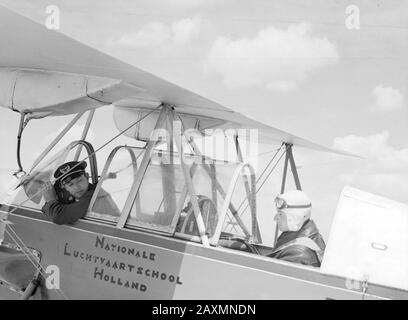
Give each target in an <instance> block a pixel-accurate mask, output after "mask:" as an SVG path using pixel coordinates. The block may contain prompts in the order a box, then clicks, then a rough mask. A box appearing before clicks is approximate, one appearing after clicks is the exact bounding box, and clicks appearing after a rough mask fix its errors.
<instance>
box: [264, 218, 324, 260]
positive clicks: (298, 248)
mask: <svg viewBox="0 0 408 320" xmlns="http://www.w3.org/2000/svg"><path fill="white" fill-rule="evenodd" d="M302 237H306V238H310V239H312V240H313V241H314V242H315V243H316V244H317V246H318V247H319V248H320V249H321V252H323V251H324V249H325V248H326V245H325V243H324V240H323V237H322V236H321V235H320V233H319V230H318V229H317V227H316V225H315V223H314V222H313V221H312V220H310V219H309V220H307V221H306V222H305V223H304V224H303V226H302V228H300V230H299V231H286V232H283V233H282V234H281V235H280V236H279V238H278V240H277V241H276V246H275V250H274V252H273V253H272V254H271V255H269V256H270V257H272V258H276V259H282V260H286V261H290V262H294V263H300V264H304V265H310V266H314V267H320V260H319V256H318V253H317V252H316V251H315V250H312V249H310V248H309V247H307V246H304V245H300V244H293V245H290V246H287V247H286V246H284V245H285V244H286V243H288V242H290V241H293V240H295V239H296V238H302ZM282 246H283V247H282ZM280 247H282V250H279V248H280Z"/></svg>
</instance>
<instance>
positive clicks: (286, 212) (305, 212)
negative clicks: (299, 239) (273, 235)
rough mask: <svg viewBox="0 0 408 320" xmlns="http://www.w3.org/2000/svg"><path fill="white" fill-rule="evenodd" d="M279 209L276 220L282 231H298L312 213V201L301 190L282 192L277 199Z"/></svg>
mask: <svg viewBox="0 0 408 320" xmlns="http://www.w3.org/2000/svg"><path fill="white" fill-rule="evenodd" d="M275 205H276V209H277V210H278V212H277V214H276V216H275V220H277V223H278V225H279V229H280V230H281V231H283V232H284V231H298V230H299V229H300V228H301V227H302V226H303V224H304V223H305V221H306V220H308V219H310V216H311V213H312V202H311V201H310V199H309V197H308V196H307V195H306V193H304V192H303V191H300V190H292V191H288V192H285V193H283V194H280V195H278V196H277V197H276V199H275Z"/></svg>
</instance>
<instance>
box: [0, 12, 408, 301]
mask: <svg viewBox="0 0 408 320" xmlns="http://www.w3.org/2000/svg"><path fill="white" fill-rule="evenodd" d="M0 24H1V28H0V39H1V43H2V48H1V50H0V106H2V107H5V108H8V109H10V110H12V111H14V112H18V113H19V114H20V116H21V122H20V127H19V131H18V132H19V133H18V146H17V147H18V153H17V161H18V165H19V168H20V170H19V172H18V174H16V175H15V177H14V178H12V179H17V182H16V183H15V185H14V186H13V187H12V188H11V189H10V191H9V193H8V197H7V199H6V200H5V201H4V203H2V204H1V207H0V214H1V221H0V230H1V234H0V239H1V240H2V244H1V246H0V297H1V298H2V299H407V298H408V239H407V235H408V232H407V230H408V207H407V206H406V205H404V204H401V203H397V202H395V201H392V200H389V199H385V198H382V197H379V196H375V195H372V194H369V193H367V192H364V191H360V190H357V189H354V188H352V187H345V189H344V190H343V192H342V194H341V195H340V198H339V203H338V207H337V210H336V213H335V218H334V222H333V227H332V230H331V232H330V236H329V239H328V242H327V248H326V251H325V254H324V258H323V262H322V266H321V267H320V268H315V267H311V266H305V265H301V264H295V263H291V262H287V261H282V260H278V259H273V258H270V257H268V255H267V253H268V252H271V250H273V246H270V245H267V244H265V243H263V241H262V234H261V232H260V227H259V219H258V217H259V213H258V211H259V208H258V207H257V197H256V196H257V191H258V189H259V180H258V179H257V178H256V172H255V170H254V168H253V166H252V165H251V163H250V162H248V161H246V160H245V158H244V156H243V152H242V144H243V140H244V139H245V138H247V137H242V132H245V130H248V129H256V130H257V139H259V142H260V143H267V144H268V143H275V144H278V145H279V146H280V148H278V149H277V153H276V154H275V155H274V157H275V156H276V158H275V161H277V160H276V159H277V155H278V152H280V155H281V157H283V156H284V158H282V159H284V171H283V176H282V180H281V181H282V184H281V191H282V192H283V191H285V184H286V179H287V176H288V175H289V173H290V172H291V173H292V175H293V178H294V181H295V185H296V188H297V189H301V184H300V178H299V175H298V173H297V169H296V164H295V159H294V156H293V152H292V150H293V148H294V147H301V148H307V149H310V150H315V151H316V152H331V153H337V154H347V153H345V152H343V151H341V150H334V149H332V148H329V147H325V146H322V145H319V144H316V143H313V142H310V141H308V140H306V139H303V138H301V137H297V136H295V135H292V134H290V133H287V132H285V131H283V130H280V129H277V128H274V127H271V126H268V125H266V124H263V123H261V122H258V121H256V120H252V119H250V118H248V117H246V116H244V115H242V114H240V113H238V112H235V111H234V110H232V109H230V108H227V107H224V106H222V105H220V104H218V103H216V102H213V101H210V100H208V99H206V98H204V97H202V96H199V95H197V94H195V93H193V92H190V91H189V90H186V89H183V88H181V87H179V86H177V85H175V84H172V83H170V82H168V81H165V80H163V79H161V78H159V77H156V76H154V75H152V74H150V73H147V72H145V71H142V70H140V69H138V68H136V67H134V66H132V65H129V64H127V63H124V62H122V61H120V60H117V59H115V58H113V57H111V56H108V55H106V54H104V53H102V52H100V51H97V50H95V49H93V48H91V47H89V46H86V45H84V44H82V43H79V42H77V41H75V40H73V39H71V38H69V37H67V36H65V35H63V34H61V33H58V32H56V31H53V30H48V29H46V28H45V27H44V26H42V25H40V24H37V23H35V22H33V21H31V20H29V19H27V18H25V17H22V16H20V15H18V14H16V13H14V12H12V11H9V10H8V9H5V8H3V7H0ZM105 108H111V109H112V113H110V119H108V120H109V121H111V122H112V123H114V125H115V128H116V130H117V135H116V136H115V137H114V138H112V139H111V140H109V141H108V142H107V143H106V144H104V145H103V146H102V147H99V148H95V146H94V145H92V143H91V142H90V141H88V140H87V134H88V132H89V129H90V127H91V126H92V124H93V122H94V121H96V120H95V118H96V116H95V115H96V114H97V113H98V112H99V111H100V110H103V109H105ZM68 115H71V116H72V120H71V121H69V122H68V123H67V124H66V126H65V128H64V129H63V130H62V131H61V132H59V133H58V134H56V136H55V138H54V140H53V141H51V142H50V144H49V145H48V146H47V147H46V148H45V149H44V150H42V152H41V154H40V155H39V156H38V157H37V159H36V160H35V161H34V162H33V163H32V165H31V168H30V169H29V170H27V172H25V171H24V170H23V166H22V163H21V160H20V152H21V150H20V149H21V139H22V138H23V137H24V135H23V132H24V130H25V128H26V127H27V126H29V125H30V123H29V121H37V120H36V119H46V118H50V119H52V118H53V117H58V116H68ZM80 118H85V125H84V126H83V131H82V134H81V137H80V138H79V139H76V140H72V141H70V142H69V143H68V144H67V145H65V146H63V147H62V148H60V149H58V150H55V149H56V146H57V145H58V143H59V142H60V141H61V139H62V138H63V137H64V136H69V132H70V130H71V129H72V128H73V127H74V125H75V124H76V123H77V122H78V121H79V119H80ZM41 121H42V120H41ZM215 129H219V130H221V131H222V130H227V129H228V130H229V131H230V132H232V137H230V138H231V139H230V140H229V141H230V142H231V141H232V143H233V147H234V150H235V152H236V158H235V160H233V161H232V160H226V159H216V158H215V157H210V156H208V155H206V154H205V153H204V152H203V150H202V148H200V144H199V140H200V139H202V140H205V139H206V138H207V137H208V136H209V134H208V132H210V131H209V130H215ZM243 130H244V131H243ZM119 136H126V137H127V138H128V141H131V142H132V141H133V143H132V144H130V143H126V144H121V143H117V142H118V140H116V139H115V138H116V137H119ZM224 138H225V137H224ZM2 139H5V137H2ZM102 149H103V150H104V151H108V153H107V154H108V156H107V159H106V160H105V159H101V157H100V151H101V150H102ZM69 160H83V161H86V162H87V165H88V167H87V169H89V171H90V179H91V181H92V183H93V184H94V185H95V191H94V194H93V197H92V200H91V202H90V205H89V208H88V211H87V214H86V216H85V217H84V218H82V219H80V220H79V221H77V222H76V223H74V224H72V225H57V224H55V223H52V222H51V221H50V220H49V219H48V217H46V216H45V215H44V214H43V213H42V211H41V208H42V206H43V204H44V198H43V196H42V189H43V187H44V184H45V183H46V182H47V181H50V180H51V181H52V179H53V172H54V171H55V169H56V168H57V167H58V166H59V165H61V164H63V163H65V162H66V161H69ZM272 160H273V159H272ZM98 164H99V166H98ZM103 192H109V193H110V194H111V196H112V201H114V202H115V205H116V206H117V207H118V208H119V209H120V214H119V215H116V214H115V215H114V214H113V213H109V212H103V213H102V212H98V209H97V208H96V206H95V204H96V202H97V200H98V196H99V195H100V194H101V193H103ZM272 202H273V200H272V199H271V204H272ZM269 214H271V213H269ZM390 216H392V219H389V217H390ZM384 221H387V223H384ZM277 233H278V232H276V234H277Z"/></svg>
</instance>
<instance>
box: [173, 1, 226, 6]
mask: <svg viewBox="0 0 408 320" xmlns="http://www.w3.org/2000/svg"><path fill="white" fill-rule="evenodd" d="M168 1H169V3H170V5H172V6H177V7H183V8H194V7H202V6H209V5H214V4H220V3H224V2H226V0H168Z"/></svg>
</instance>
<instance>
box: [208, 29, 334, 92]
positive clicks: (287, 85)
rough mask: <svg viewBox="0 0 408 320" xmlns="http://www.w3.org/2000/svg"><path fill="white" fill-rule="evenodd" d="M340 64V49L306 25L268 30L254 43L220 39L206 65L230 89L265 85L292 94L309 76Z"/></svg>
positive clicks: (256, 37)
mask: <svg viewBox="0 0 408 320" xmlns="http://www.w3.org/2000/svg"><path fill="white" fill-rule="evenodd" d="M338 60H339V54H338V52H337V49H336V46H335V45H334V44H333V43H331V42H330V41H329V40H327V39H326V38H319V37H316V36H313V35H312V34H311V28H310V26H309V25H308V24H305V23H302V24H297V25H292V26H290V27H288V29H287V30H281V29H277V28H275V27H268V28H266V29H263V30H260V31H259V32H258V33H257V35H256V36H255V37H254V38H252V39H248V38H242V39H238V40H232V39H229V38H227V37H218V38H217V39H216V40H215V42H214V44H213V46H212V48H211V49H210V52H209V55H208V57H207V59H206V61H205V65H206V68H207V70H208V71H210V72H214V73H217V74H220V75H221V76H222V77H223V81H224V84H225V85H226V86H227V87H229V88H236V87H249V86H256V85H262V86H264V87H265V88H266V89H270V90H280V91H292V90H295V89H296V87H297V85H298V84H299V83H300V82H301V81H303V80H304V79H305V78H306V76H307V74H308V73H309V72H311V71H313V70H316V69H319V68H322V67H325V66H328V65H332V64H335V63H337V62H338Z"/></svg>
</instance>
